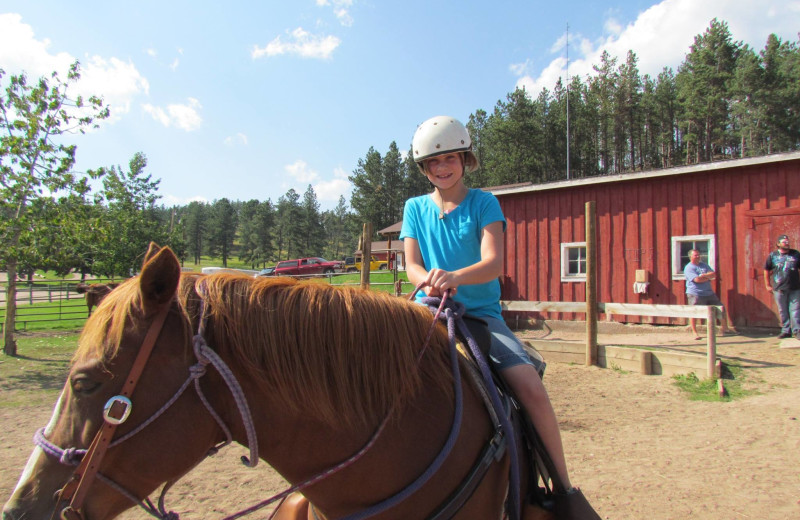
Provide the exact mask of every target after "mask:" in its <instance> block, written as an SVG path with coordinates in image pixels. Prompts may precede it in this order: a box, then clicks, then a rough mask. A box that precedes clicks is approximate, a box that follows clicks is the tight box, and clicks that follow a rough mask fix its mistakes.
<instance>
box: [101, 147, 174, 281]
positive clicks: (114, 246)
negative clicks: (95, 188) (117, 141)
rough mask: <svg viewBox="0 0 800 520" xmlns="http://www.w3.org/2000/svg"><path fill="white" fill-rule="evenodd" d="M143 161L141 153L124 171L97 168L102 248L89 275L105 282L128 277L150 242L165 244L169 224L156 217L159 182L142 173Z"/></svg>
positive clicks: (140, 261) (145, 164)
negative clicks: (104, 278) (102, 214)
mask: <svg viewBox="0 0 800 520" xmlns="http://www.w3.org/2000/svg"><path fill="white" fill-rule="evenodd" d="M145 168H147V157H146V156H145V155H144V154H143V153H142V152H137V153H135V154H134V155H133V157H132V158H131V160H130V161H129V163H128V171H127V172H123V171H122V168H120V167H119V166H117V167H114V166H112V167H110V168H101V169H100V170H99V171H98V174H100V175H102V176H103V191H102V196H103V198H104V201H105V206H106V214H105V218H104V219H103V220H104V226H103V231H104V232H103V234H102V236H101V237H100V243H101V244H102V247H101V248H100V249H101V250H100V252H99V254H98V255H97V257H96V258H95V262H94V264H93V266H92V271H93V272H94V273H95V274H102V275H103V276H107V277H109V278H114V277H117V276H130V275H131V274H133V273H135V272H136V271H137V270H138V268H139V267H140V266H141V264H142V252H143V251H146V250H147V245H148V244H149V243H150V242H151V241H152V242H156V243H158V244H165V245H167V244H168V243H169V223H168V222H165V221H164V219H163V218H161V217H160V214H159V210H158V208H157V207H156V202H157V201H158V199H160V198H161V196H160V195H158V193H157V191H158V185H159V184H160V183H161V180H153V178H152V175H150V174H147V173H145Z"/></svg>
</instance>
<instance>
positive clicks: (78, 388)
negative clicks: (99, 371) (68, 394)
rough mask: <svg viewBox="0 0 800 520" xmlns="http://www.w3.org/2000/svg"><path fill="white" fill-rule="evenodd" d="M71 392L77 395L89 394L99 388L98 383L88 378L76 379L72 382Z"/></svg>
mask: <svg viewBox="0 0 800 520" xmlns="http://www.w3.org/2000/svg"><path fill="white" fill-rule="evenodd" d="M71 384H72V391H73V392H75V393H78V394H89V393H91V392H93V391H94V390H96V389H97V387H99V386H100V382H99V381H95V380H93V379H89V378H88V377H76V378H74V379H73V380H72V383H71Z"/></svg>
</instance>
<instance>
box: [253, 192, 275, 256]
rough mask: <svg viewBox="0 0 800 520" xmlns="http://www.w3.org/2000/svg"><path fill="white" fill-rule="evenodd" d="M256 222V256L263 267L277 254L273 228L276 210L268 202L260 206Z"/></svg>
mask: <svg viewBox="0 0 800 520" xmlns="http://www.w3.org/2000/svg"><path fill="white" fill-rule="evenodd" d="M255 220H256V228H255V233H256V256H257V258H258V261H259V263H260V264H261V266H262V267H265V266H266V264H267V262H268V261H269V260H271V259H272V258H273V256H274V254H275V247H274V246H273V243H272V241H273V227H274V224H275V208H274V207H273V206H272V202H271V201H269V200H267V201H265V202H262V203H260V204H259V205H258V209H257V210H256V215H255Z"/></svg>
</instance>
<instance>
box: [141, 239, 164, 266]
mask: <svg viewBox="0 0 800 520" xmlns="http://www.w3.org/2000/svg"><path fill="white" fill-rule="evenodd" d="M160 250H161V248H160V247H159V246H158V244H156V243H155V242H150V245H149V246H147V252H146V253H145V254H144V261H143V262H142V267H144V264H146V263H147V261H148V260H150V259H151V258H153V256H155V254H156V253H158V252H159V251H160Z"/></svg>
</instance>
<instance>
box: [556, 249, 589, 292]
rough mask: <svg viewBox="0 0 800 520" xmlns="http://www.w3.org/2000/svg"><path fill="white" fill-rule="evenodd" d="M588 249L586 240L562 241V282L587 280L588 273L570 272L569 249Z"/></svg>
mask: <svg viewBox="0 0 800 520" xmlns="http://www.w3.org/2000/svg"><path fill="white" fill-rule="evenodd" d="M580 247H582V248H583V249H586V242H562V243H561V281H562V282H584V283H585V282H586V273H583V274H569V250H570V249H574V248H580Z"/></svg>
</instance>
